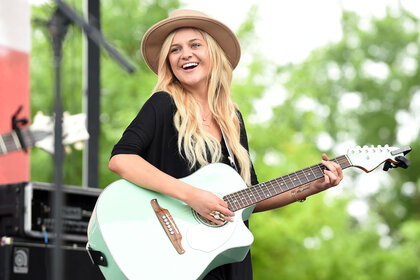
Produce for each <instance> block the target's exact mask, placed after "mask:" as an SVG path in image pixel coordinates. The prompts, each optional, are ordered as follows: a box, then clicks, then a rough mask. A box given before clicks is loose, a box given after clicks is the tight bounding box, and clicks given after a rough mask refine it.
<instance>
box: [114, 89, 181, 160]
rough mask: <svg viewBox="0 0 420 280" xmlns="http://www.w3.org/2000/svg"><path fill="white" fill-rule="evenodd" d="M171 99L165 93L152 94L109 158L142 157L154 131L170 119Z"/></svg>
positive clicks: (152, 137)
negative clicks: (130, 155) (120, 155)
mask: <svg viewBox="0 0 420 280" xmlns="http://www.w3.org/2000/svg"><path fill="white" fill-rule="evenodd" d="M172 106H173V104H172V99H171V97H170V96H169V94H167V93H165V92H157V93H154V94H153V95H152V96H151V97H150V98H149V99H148V100H147V101H146V103H145V104H144V105H143V107H142V108H141V109H140V111H139V113H138V114H137V116H136V117H135V118H134V120H133V121H132V122H131V123H130V125H129V126H128V127H127V129H126V130H125V131H124V133H123V135H122V137H121V139H120V140H119V141H118V143H117V144H116V145H115V146H114V148H113V150H112V153H111V157H112V156H114V155H116V154H137V155H140V156H144V154H145V151H146V150H147V149H148V148H149V146H150V144H151V143H152V141H153V139H154V137H155V136H156V130H158V129H159V128H158V127H159V126H160V125H162V123H163V122H165V121H167V120H166V119H167V118H171V116H172V115H171V113H172V111H173V109H172Z"/></svg>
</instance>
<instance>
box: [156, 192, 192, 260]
mask: <svg viewBox="0 0 420 280" xmlns="http://www.w3.org/2000/svg"><path fill="white" fill-rule="evenodd" d="M150 204H151V205H152V208H153V210H155V214H156V216H157V218H158V220H159V222H160V224H161V225H162V227H163V229H164V230H165V232H166V235H167V236H168V238H169V240H170V241H171V243H172V245H173V246H174V248H175V250H176V251H177V252H178V254H183V253H185V250H184V248H182V244H181V240H182V235H181V233H180V232H179V230H178V227H177V226H176V224H175V221H174V219H173V218H172V216H171V214H170V213H169V211H168V210H167V209H165V208H162V207H160V205H159V203H158V202H157V199H152V200H151V201H150Z"/></svg>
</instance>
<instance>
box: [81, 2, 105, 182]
mask: <svg viewBox="0 0 420 280" xmlns="http://www.w3.org/2000/svg"><path fill="white" fill-rule="evenodd" d="M85 5H86V6H85V9H86V12H87V21H88V23H89V25H90V26H93V27H95V28H97V30H100V5H99V0H85ZM84 48H85V49H84V54H85V57H86V59H85V65H84V74H83V77H84V98H83V100H84V104H83V108H84V112H86V116H87V130H88V132H89V140H88V142H87V145H86V147H85V149H84V151H83V186H85V187H87V186H88V187H93V188H98V187H99V183H98V178H99V175H98V174H99V172H98V167H99V164H98V162H99V160H98V159H99V132H100V121H99V114H100V76H101V74H100V70H101V68H100V48H99V45H98V44H97V43H95V42H94V41H93V40H92V39H91V38H89V36H85V46H84Z"/></svg>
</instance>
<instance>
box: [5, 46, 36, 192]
mask: <svg viewBox="0 0 420 280" xmlns="http://www.w3.org/2000/svg"><path fill="white" fill-rule="evenodd" d="M20 105H23V110H22V111H21V113H20V115H19V116H20V117H25V118H28V119H29V117H30V114H29V112H30V103H29V54H28V53H25V52H21V51H16V50H12V49H9V48H6V47H3V46H0V134H4V133H9V132H10V131H11V130H12V127H11V119H12V115H13V114H14V113H15V112H16V110H17V109H18V108H19V106H20ZM23 181H29V155H28V154H25V153H24V152H23V151H19V152H12V153H10V154H7V155H0V185H3V184H10V183H16V182H23Z"/></svg>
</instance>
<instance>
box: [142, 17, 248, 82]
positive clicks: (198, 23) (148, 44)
mask: <svg viewBox="0 0 420 280" xmlns="http://www.w3.org/2000/svg"><path fill="white" fill-rule="evenodd" d="M182 27H192V28H198V29H201V30H203V31H205V32H207V33H208V34H209V35H210V36H212V37H213V38H214V39H215V40H216V42H217V43H218V44H219V46H220V47H221V48H222V49H223V51H224V52H225V54H226V56H227V58H228V60H229V62H230V64H231V66H232V69H235V67H236V66H237V65H238V63H239V59H240V57H241V47H240V44H239V41H238V39H237V37H236V35H235V34H234V33H233V32H232V31H231V30H230V28H229V27H227V26H226V25H225V24H223V23H221V22H220V21H217V20H215V19H212V18H209V17H201V16H182V17H174V18H167V19H165V20H162V21H160V22H158V23H156V24H155V25H153V26H152V27H151V28H150V29H149V30H148V31H147V32H146V34H145V35H144V36H143V40H142V43H141V51H142V54H143V57H144V60H145V62H146V64H147V65H148V66H149V68H150V69H151V70H152V71H153V72H155V73H156V74H157V73H158V64H159V56H160V50H161V47H162V44H163V42H164V40H165V39H166V37H167V36H168V35H169V34H170V33H171V32H172V31H173V30H176V29H178V28H182Z"/></svg>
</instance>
